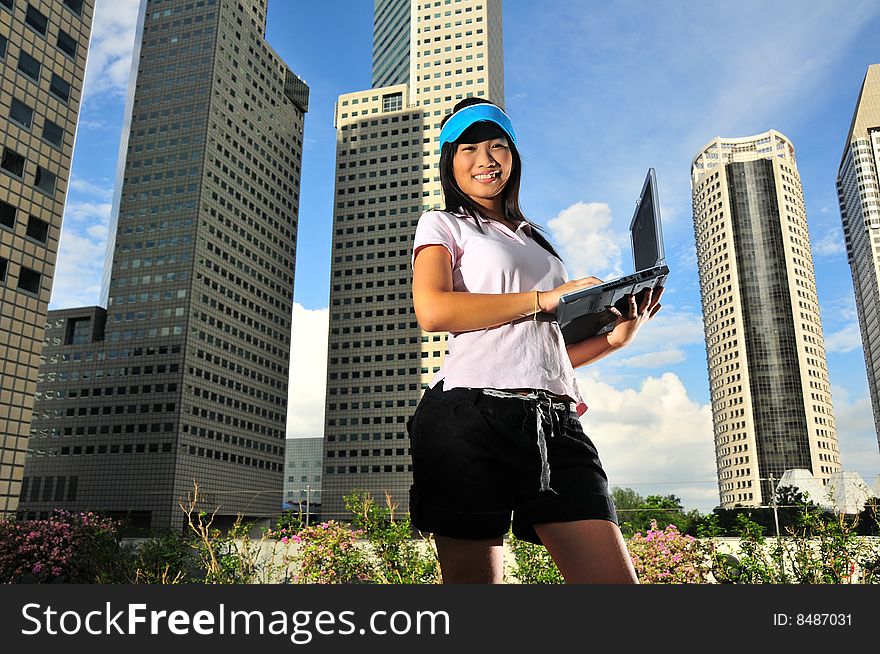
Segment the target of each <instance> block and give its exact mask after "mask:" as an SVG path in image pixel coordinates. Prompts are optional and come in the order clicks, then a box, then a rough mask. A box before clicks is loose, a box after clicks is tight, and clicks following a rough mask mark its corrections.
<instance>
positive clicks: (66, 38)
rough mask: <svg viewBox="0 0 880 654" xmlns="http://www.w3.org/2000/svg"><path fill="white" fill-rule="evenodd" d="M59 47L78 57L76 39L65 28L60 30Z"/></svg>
mask: <svg viewBox="0 0 880 654" xmlns="http://www.w3.org/2000/svg"><path fill="white" fill-rule="evenodd" d="M57 45H58V49H59V50H61V52H63V53H64V54H66V55H70V56H71V57H72V58H74V59H76V39H74V38H73V37H72V36H71V35H70V34H68V33H67V32H65V31H64V30H58V44H57Z"/></svg>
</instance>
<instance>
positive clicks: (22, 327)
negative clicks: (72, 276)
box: [0, 0, 94, 516]
mask: <svg viewBox="0 0 880 654" xmlns="http://www.w3.org/2000/svg"><path fill="white" fill-rule="evenodd" d="M93 9H94V2H93V0H30V2H26V1H24V0H0V139H2V140H0V148H2V159H0V516H2V515H5V514H6V513H12V512H15V511H16V509H17V507H18V496H19V492H20V490H21V480H22V475H23V473H24V463H25V452H26V450H27V441H28V430H29V428H30V422H31V412H32V409H33V406H34V391H35V388H36V383H37V372H38V370H39V361H40V359H39V357H40V350H41V346H42V343H43V325H44V324H45V322H46V312H47V310H48V307H49V298H50V296H51V294H52V281H53V279H54V275H55V259H56V256H57V254H58V238H59V236H60V234H61V219H62V215H63V212H64V202H65V199H66V196H67V183H68V178H69V176H70V161H71V158H72V156H73V144H74V140H75V135H76V126H77V117H78V115H79V108H80V99H81V94H82V86H83V75H84V72H85V65H86V54H87V52H88V48H89V34H90V33H91V29H92V13H93Z"/></svg>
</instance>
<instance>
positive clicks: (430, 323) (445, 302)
mask: <svg viewBox="0 0 880 654" xmlns="http://www.w3.org/2000/svg"><path fill="white" fill-rule="evenodd" d="M599 283H601V280H599V279H596V278H595V277H584V278H582V279H576V280H572V281H570V282H566V283H565V284H563V285H562V286H559V287H557V288H555V289H553V290H551V291H541V292H540V294H539V299H538V302H539V305H538V309H539V310H543V311H548V312H553V311H555V310H556V306H557V305H558V304H559V298H560V297H561V296H562V295H563V294H564V293H568V292H571V291H573V290H577V289H579V288H586V287H588V286H592V285H594V284H599ZM412 289H413V307H414V308H415V311H416V319H417V320H418V321H419V325H421V327H422V329H424V330H425V331H428V332H443V331H447V332H466V331H472V330H476V329H486V328H488V327H495V326H497V325H503V324H504V323H507V322H511V321H512V320H517V319H519V318H526V317H529V316H531V315H533V314H534V313H535V292H534V291H527V292H524V293H467V292H459V291H453V290H452V257H451V256H450V254H449V252H448V250H446V248H445V247H443V246H442V245H427V246H423V247H421V248H419V250H418V251H417V252H416V259H415V263H414V264H413V283H412Z"/></svg>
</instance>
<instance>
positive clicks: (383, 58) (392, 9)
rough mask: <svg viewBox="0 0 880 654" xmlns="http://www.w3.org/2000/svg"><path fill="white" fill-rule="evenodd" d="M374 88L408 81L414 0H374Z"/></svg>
mask: <svg viewBox="0 0 880 654" xmlns="http://www.w3.org/2000/svg"><path fill="white" fill-rule="evenodd" d="M374 3H375V4H374V6H373V83H372V87H373V88H380V87H382V86H394V85H395V84H406V83H408V82H409V62H410V48H409V39H410V27H411V25H412V21H411V20H410V16H411V14H412V11H411V7H410V5H411V0H374Z"/></svg>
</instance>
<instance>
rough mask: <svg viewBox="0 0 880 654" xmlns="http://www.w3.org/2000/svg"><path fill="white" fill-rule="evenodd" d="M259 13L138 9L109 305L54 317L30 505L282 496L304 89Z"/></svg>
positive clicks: (164, 512)
mask: <svg viewBox="0 0 880 654" xmlns="http://www.w3.org/2000/svg"><path fill="white" fill-rule="evenodd" d="M265 25H266V0H161V1H160V0H142V3H141V6H140V15H139V19H138V27H137V37H136V50H135V53H134V59H133V70H132V75H131V81H130V86H129V95H128V102H127V106H126V111H125V127H126V129H125V133H124V136H123V139H122V144H121V151H120V157H119V161H120V170H119V174H118V177H117V190H116V194H115V198H114V209H113V219H112V222H111V235H110V238H109V240H108V253H107V270H108V274H106V275H105V284H104V290H103V298H102V303H106V310H105V308H104V307H88V308H85V309H69V310H64V311H59V312H50V316H49V322H48V329H49V332H48V333H49V337H50V339H51V340H50V344H49V345H50V347H49V348H47V350H46V352H45V360H44V362H43V364H42V365H41V368H40V374H41V377H42V381H41V384H40V385H39V386H38V388H37V393H38V396H37V404H38V406H39V408H40V412H39V413H40V415H39V417H38V418H35V420H34V421H33V425H32V430H31V442H30V444H29V457H28V460H27V466H26V471H25V480H24V488H23V490H22V494H21V506H20V512H21V513H24V514H26V515H27V516H31V517H39V516H44V515H46V514H47V513H48V512H49V511H50V510H51V509H53V508H56V507H63V508H67V509H80V508H100V509H101V510H103V511H105V512H107V513H109V514H111V515H115V516H120V517H123V516H125V517H128V518H129V519H130V520H131V522H132V523H133V524H134V525H136V526H142V527H154V528H155V527H169V526H179V525H181V524H183V520H184V518H185V516H184V514H183V512H182V511H181V509H180V507H179V505H178V504H179V501H180V500H181V499H185V498H186V497H187V495H188V493H191V492H192V490H193V483H194V480H195V481H196V482H197V483H198V484H199V487H200V492H201V499H202V500H203V501H202V503H200V504H199V505H198V507H197V510H205V511H208V512H215V511H216V512H217V517H216V523H215V524H221V523H223V522H224V521H226V522H231V521H232V520H233V519H234V518H235V516H236V514H238V513H241V514H242V515H243V516H245V517H248V518H267V517H270V516H272V515H274V514H277V513H278V512H279V511H280V508H281V503H282V488H283V467H284V447H285V423H286V414H287V384H288V373H289V371H288V361H289V355H290V319H291V308H292V307H291V300H292V295H293V293H292V292H293V272H294V251H295V247H296V233H297V213H298V205H299V180H300V165H301V160H302V147H303V142H302V138H303V121H304V115H305V112H306V111H307V109H308V88H307V87H306V85H305V84H304V83H303V82H302V81H301V80H300V79H299V78H298V77H297V76H296V75H294V74H293V73H292V72H291V70H290V69H289V68H288V67H287V65H286V64H285V63H284V62H283V61H282V60H281V58H280V57H279V56H278V55H277V54H276V53H275V52H274V51H273V50H272V49H271V47H269V45H268V44H267V43H266V40H265V36H264V33H265Z"/></svg>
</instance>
